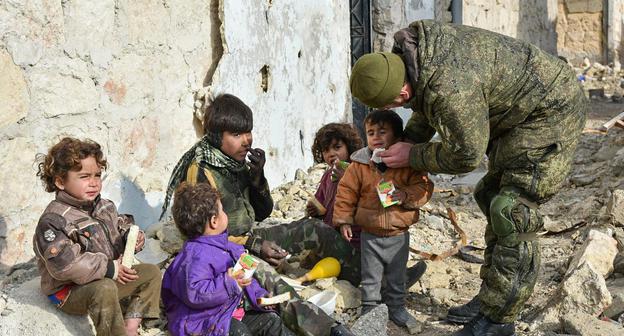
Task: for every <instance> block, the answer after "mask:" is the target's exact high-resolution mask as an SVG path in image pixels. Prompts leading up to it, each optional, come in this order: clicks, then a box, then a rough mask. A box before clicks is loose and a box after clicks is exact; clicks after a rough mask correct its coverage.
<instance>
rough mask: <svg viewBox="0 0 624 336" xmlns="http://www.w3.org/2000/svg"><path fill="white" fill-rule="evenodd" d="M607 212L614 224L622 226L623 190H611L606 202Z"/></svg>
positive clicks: (623, 209) (623, 220)
mask: <svg viewBox="0 0 624 336" xmlns="http://www.w3.org/2000/svg"><path fill="white" fill-rule="evenodd" d="M607 213H608V214H609V217H610V218H611V222H612V223H613V224H614V225H619V226H624V190H622V189H616V190H613V192H612V193H611V198H610V199H609V203H607Z"/></svg>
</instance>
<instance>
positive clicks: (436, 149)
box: [393, 20, 584, 174]
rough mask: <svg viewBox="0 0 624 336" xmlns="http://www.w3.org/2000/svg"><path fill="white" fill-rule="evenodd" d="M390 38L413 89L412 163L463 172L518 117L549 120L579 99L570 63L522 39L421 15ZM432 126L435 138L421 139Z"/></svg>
mask: <svg viewBox="0 0 624 336" xmlns="http://www.w3.org/2000/svg"><path fill="white" fill-rule="evenodd" d="M394 38H395V45H394V47H393V52H394V53H396V54H398V55H400V56H401V57H402V58H403V61H404V62H405V64H406V71H407V77H408V80H409V82H410V84H411V85H412V88H413V89H414V97H413V98H412V99H411V100H410V102H409V107H411V108H412V110H413V111H414V113H413V114H412V117H411V119H410V120H409V122H408V123H407V125H406V136H407V138H409V139H411V140H413V141H415V142H416V143H417V144H416V145H415V146H413V147H412V149H411V152H410V165H411V166H412V168H414V169H416V170H424V171H429V172H432V173H451V174H453V173H465V172H469V171H471V170H473V169H474V168H476V167H477V166H478V164H479V163H480V161H481V159H482V158H483V156H484V154H485V153H486V150H487V148H488V144H489V143H490V141H493V140H495V139H496V138H498V137H500V136H502V135H504V134H505V133H506V132H507V131H509V130H511V129H513V128H514V127H517V126H518V125H520V124H522V123H524V122H525V121H532V120H540V119H542V120H543V121H545V122H552V123H556V122H557V120H558V119H559V117H558V116H557V115H556V114H557V113H559V111H565V110H571V109H570V108H569V107H570V106H569V105H570V104H575V103H576V102H577V101H580V100H581V99H584V97H576V96H578V95H579V92H580V90H579V84H578V83H577V80H576V77H575V74H574V72H573V70H572V68H571V67H569V66H568V65H567V63H566V62H564V61H562V60H560V59H559V58H557V57H555V56H553V55H550V54H548V53H546V52H544V51H542V50H540V49H538V48H537V47H535V46H533V45H532V44H530V43H527V42H523V41H520V40H516V39H513V38H510V37H507V36H503V35H500V34H497V33H494V32H491V31H487V30H483V29H479V28H474V27H468V26H456V25H447V24H441V23H437V22H434V21H427V20H426V21H417V22H414V23H412V24H411V25H410V26H409V27H408V28H405V29H402V30H400V31H398V32H397V33H396V34H395V36H394ZM547 96H548V99H545V97H547ZM436 131H437V132H438V133H439V135H440V137H441V140H442V141H441V142H439V143H432V142H428V141H429V140H430V139H431V137H432V136H433V135H434V134H435V132H436ZM549 136H551V137H557V136H559V135H558V134H552V135H548V134H545V135H544V137H549ZM553 140H554V141H553V143H554V142H556V141H557V139H553Z"/></svg>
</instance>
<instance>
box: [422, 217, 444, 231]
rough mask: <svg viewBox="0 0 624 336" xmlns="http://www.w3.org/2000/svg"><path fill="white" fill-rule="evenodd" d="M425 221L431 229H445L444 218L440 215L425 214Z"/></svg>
mask: <svg viewBox="0 0 624 336" xmlns="http://www.w3.org/2000/svg"><path fill="white" fill-rule="evenodd" d="M425 222H426V223H427V226H428V227H430V228H432V229H435V230H438V231H443V230H444V229H445V225H444V219H443V218H441V217H438V216H433V215H427V216H425Z"/></svg>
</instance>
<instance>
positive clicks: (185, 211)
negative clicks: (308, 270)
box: [162, 183, 294, 336]
mask: <svg viewBox="0 0 624 336" xmlns="http://www.w3.org/2000/svg"><path fill="white" fill-rule="evenodd" d="M172 212H173V219H174V221H175V224H176V226H177V227H178V229H179V230H180V232H181V233H182V234H184V235H185V236H186V237H187V238H188V240H187V241H186V242H185V243H184V246H183V247H182V249H181V250H180V253H179V254H178V255H177V256H176V258H175V260H174V261H173V263H172V264H171V265H170V266H169V268H168V269H167V271H165V275H164V277H163V283H162V299H163V303H164V305H165V311H166V313H167V319H168V321H169V325H168V328H169V332H170V333H171V334H172V335H174V336H178V335H214V336H225V335H243V336H245V335H267V336H269V335H271V336H273V335H277V336H279V335H285V336H290V335H294V334H293V333H292V332H291V331H290V330H288V329H287V328H286V327H285V326H284V325H283V323H282V320H281V319H280V317H279V315H277V314H276V313H275V312H273V311H271V310H268V309H265V308H263V307H261V306H259V305H258V304H257V299H258V298H261V297H263V296H265V295H267V294H268V293H267V291H266V290H265V289H263V288H262V287H260V285H259V284H258V282H257V281H256V280H255V279H253V278H252V279H244V278H243V276H242V274H238V273H239V272H237V273H235V272H234V271H233V266H234V264H235V263H236V261H237V260H238V258H239V257H240V255H241V254H242V253H244V252H245V251H244V249H243V247H242V246H241V245H237V244H234V243H231V242H229V241H228V233H227V226H228V217H227V215H226V214H225V212H223V207H222V205H221V201H220V199H219V195H218V193H217V191H216V190H215V189H213V188H212V187H211V186H210V185H209V184H208V183H199V184H197V185H194V186H191V185H189V184H186V183H182V184H181V185H180V186H179V187H178V188H177V190H176V192H175V198H174V202H173V211H172Z"/></svg>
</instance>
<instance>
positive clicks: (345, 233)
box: [340, 224, 353, 241]
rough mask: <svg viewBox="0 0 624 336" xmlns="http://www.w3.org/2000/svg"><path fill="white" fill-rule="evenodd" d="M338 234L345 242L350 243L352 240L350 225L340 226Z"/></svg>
mask: <svg viewBox="0 0 624 336" xmlns="http://www.w3.org/2000/svg"><path fill="white" fill-rule="evenodd" d="M340 234H342V237H343V238H344V239H346V240H347V241H351V238H353V232H351V225H349V224H342V225H340Z"/></svg>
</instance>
